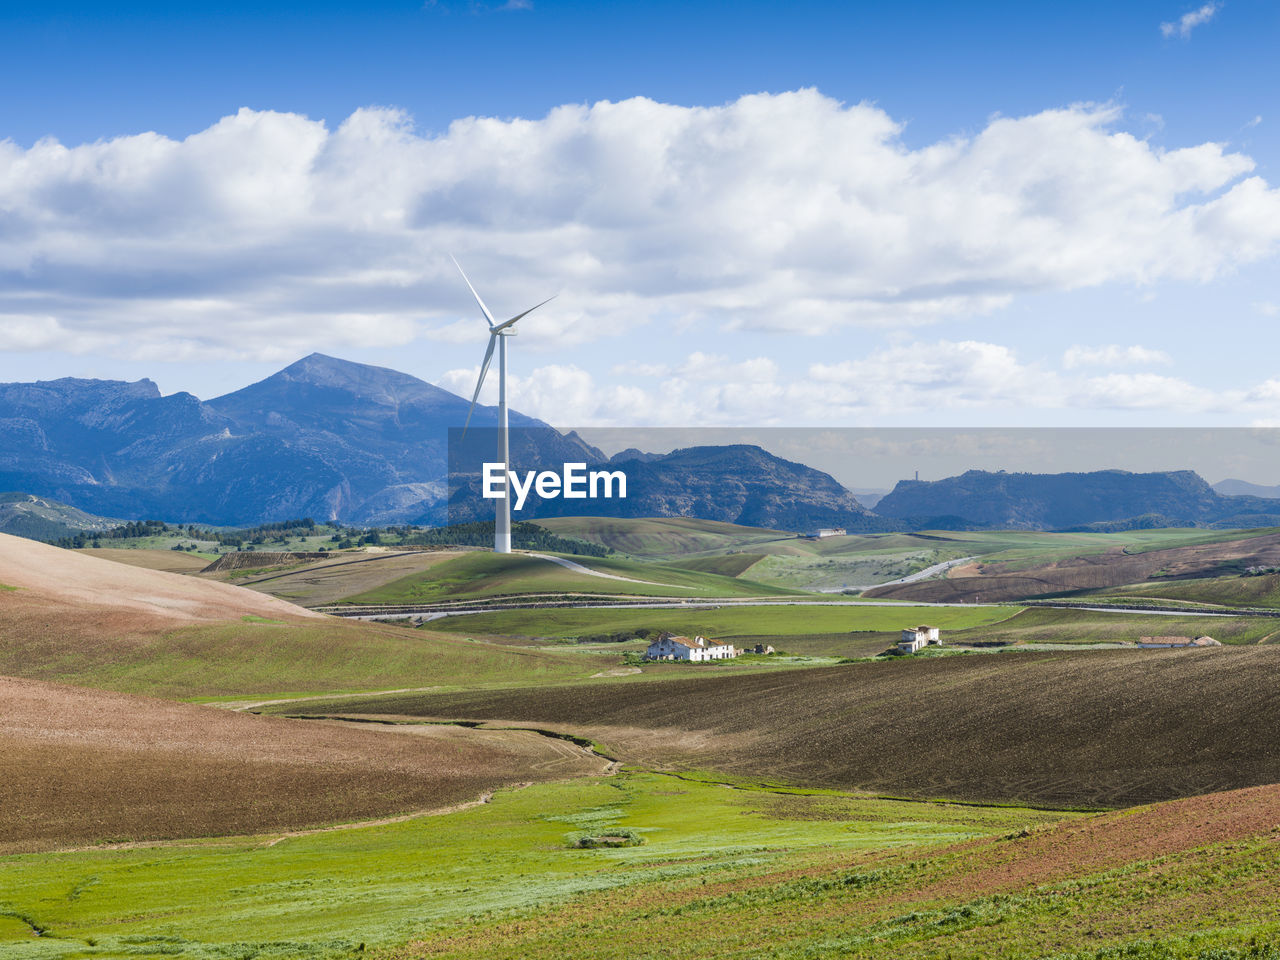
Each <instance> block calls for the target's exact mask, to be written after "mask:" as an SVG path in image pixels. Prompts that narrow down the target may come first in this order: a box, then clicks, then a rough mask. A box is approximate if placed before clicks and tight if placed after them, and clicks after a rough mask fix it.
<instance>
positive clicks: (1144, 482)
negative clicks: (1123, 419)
mask: <svg viewBox="0 0 1280 960" xmlns="http://www.w3.org/2000/svg"><path fill="white" fill-rule="evenodd" d="M876 513H878V514H879V515H880V516H882V517H884V518H886V519H896V520H898V521H900V522H902V523H904V524H906V525H907V526H908V527H912V528H915V529H924V528H927V527H934V528H937V529H976V530H982V529H1001V530H1063V531H1069V530H1086V531H1087V530H1094V531H1103V532H1117V531H1122V530H1132V529H1138V528H1150V527H1173V526H1179V527H1195V526H1203V527H1263V526H1278V525H1280V503H1278V502H1277V501H1276V500H1273V499H1266V498H1262V497H1254V496H1223V495H1222V494H1220V493H1218V492H1217V491H1216V490H1214V489H1213V487H1211V486H1209V484H1208V483H1206V482H1205V480H1204V479H1203V478H1202V477H1201V476H1200V475H1199V474H1197V473H1195V472H1193V471H1191V470H1168V471H1160V472H1154V473H1130V472H1129V471H1127V470H1096V471H1093V472H1090V473H1006V472H1005V471H1003V470H1001V471H996V472H990V471H985V470H970V471H968V472H966V473H963V474H960V475H959V476H956V477H947V478H945V479H943V480H932V481H927V480H900V481H899V482H898V484H897V486H895V487H894V488H893V490H892V491H890V492H889V493H888V494H887V495H885V496H884V497H883V498H881V499H880V500H879V502H877V503H876Z"/></svg>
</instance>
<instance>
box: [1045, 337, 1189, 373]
mask: <svg viewBox="0 0 1280 960" xmlns="http://www.w3.org/2000/svg"><path fill="white" fill-rule="evenodd" d="M1168 363H1173V358H1172V357H1171V356H1169V354H1167V353H1165V352H1164V351H1163V350H1152V349H1150V348H1149V347H1139V346H1132V347H1122V346H1118V345H1117V344H1114V343H1112V344H1108V345H1107V346H1105V347H1082V346H1074V347H1068V348H1067V350H1066V352H1065V353H1063V355H1062V365H1063V366H1064V367H1066V368H1067V369H1068V370H1072V369H1075V368H1076V367H1145V366H1151V365H1152V364H1168Z"/></svg>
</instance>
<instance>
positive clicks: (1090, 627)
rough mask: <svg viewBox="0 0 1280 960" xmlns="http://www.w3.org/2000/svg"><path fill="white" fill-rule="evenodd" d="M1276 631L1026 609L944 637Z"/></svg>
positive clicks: (1045, 639)
mask: <svg viewBox="0 0 1280 960" xmlns="http://www.w3.org/2000/svg"><path fill="white" fill-rule="evenodd" d="M1275 633H1280V620H1273V619H1269V618H1265V617H1197V616H1194V615H1185V616H1183V615H1172V616H1170V615H1162V614H1150V615H1143V614H1140V613H1106V612H1096V611H1091V610H1065V609H1054V608H1048V607H1029V608H1027V609H1025V610H1023V611H1022V612H1021V613H1019V614H1018V615H1017V616H1015V617H1011V618H1009V619H1007V620H1004V621H1002V622H1001V623H998V624H995V625H992V626H990V627H983V628H979V629H968V630H964V631H960V632H957V633H954V634H952V635H951V636H949V637H947V638H946V639H947V640H950V641H951V642H954V643H965V642H973V641H982V642H992V641H1007V642H1020V643H1064V644H1069V643H1081V644H1088V643H1105V642H1109V641H1123V642H1130V641H1135V640H1138V639H1139V638H1141V637H1147V636H1174V637H1199V636H1204V635H1208V636H1211V637H1213V638H1214V639H1215V640H1218V641H1219V642H1221V643H1229V644H1252V643H1257V642H1258V641H1259V640H1262V639H1264V638H1266V637H1269V636H1271V635H1272V634H1275Z"/></svg>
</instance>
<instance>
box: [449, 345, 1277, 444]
mask: <svg viewBox="0 0 1280 960" xmlns="http://www.w3.org/2000/svg"><path fill="white" fill-rule="evenodd" d="M1121 349H1123V348H1121ZM477 373H478V368H476V367H473V368H470V369H463V370H453V371H450V372H449V373H448V374H446V375H445V376H444V377H443V378H442V379H441V380H440V385H441V386H444V387H446V388H448V389H450V390H453V391H455V392H457V393H461V394H463V395H465V396H470V395H471V391H472V390H473V389H474V387H475V378H476V375H477ZM628 375H630V379H628ZM509 385H510V390H511V402H512V404H513V405H514V406H516V407H517V408H518V409H520V410H521V411H522V412H524V413H528V414H531V415H533V416H537V417H540V418H541V419H543V420H546V421H548V422H550V423H553V424H555V425H557V426H561V427H578V426H583V427H589V426H597V427H604V426H666V427H680V426H688V425H690V424H697V425H699V426H742V425H754V426H770V425H773V426H801V425H806V424H807V425H815V426H817V425H821V426H830V425H833V424H851V423H857V422H860V421H864V420H866V419H872V420H875V419H878V418H882V417H884V416H886V415H895V416H897V415H903V414H906V415H931V414H936V413H937V411H939V410H951V411H955V410H966V411H984V410H985V411H1004V410H1008V409H1009V408H1010V407H1011V406H1016V407H1017V408H1018V409H1037V410H1046V411H1053V410H1056V411H1074V412H1081V411H1130V412H1145V411H1160V412H1176V413H1180V414H1183V413H1185V414H1222V413H1227V414H1231V415H1233V416H1238V415H1244V416H1254V417H1265V416H1266V415H1268V414H1274V413H1276V411H1277V409H1278V408H1280V381H1278V380H1274V379H1272V380H1267V381H1265V382H1263V383H1260V384H1258V385H1256V386H1252V387H1239V388H1232V389H1230V390H1226V391H1220V390H1213V389H1210V388H1207V387H1204V386H1200V385H1197V384H1193V383H1191V382H1189V381H1187V380H1184V379H1181V378H1178V377H1171V376H1164V375H1159V374H1154V373H1148V372H1134V373H1128V372H1112V373H1106V374H1102V375H1092V374H1087V373H1079V374H1077V373H1063V372H1061V371H1058V370H1054V369H1052V368H1049V367H1046V366H1044V365H1042V364H1038V363H1035V362H1028V361H1024V360H1022V359H1021V358H1019V357H1018V355H1017V354H1016V352H1015V351H1013V350H1011V349H1010V348H1008V347H1005V346H1002V345H1000V344H994V343H984V342H980V341H973V340H965V341H950V340H938V341H916V342H911V343H902V344H897V345H894V346H890V347H886V348H883V349H880V350H875V351H872V352H870V353H868V354H867V355H865V356H863V357H858V358H856V359H850V360H842V361H840V362H838V363H813V364H810V365H809V366H808V367H807V369H806V370H804V372H803V374H800V375H796V374H788V373H784V372H783V371H782V370H781V369H780V368H779V367H778V365H777V364H776V363H775V362H774V361H773V360H771V359H769V358H767V357H758V358H754V359H747V360H738V361H735V360H731V359H729V358H727V357H723V356H716V355H710V354H704V353H694V354H691V355H689V356H687V357H686V358H685V359H684V360H683V361H679V362H676V363H673V364H671V365H669V366H666V367H662V368H653V367H649V368H646V369H644V370H643V372H641V371H639V370H637V369H631V368H619V369H617V370H615V371H614V373H613V374H612V375H611V376H610V377H609V379H608V381H607V382H599V381H597V380H596V379H595V377H593V376H592V375H591V374H590V373H589V372H588V371H586V370H583V369H581V368H579V367H577V366H574V365H567V366H561V365H552V366H546V367H542V368H539V369H535V370H533V371H531V372H530V374H529V375H528V376H526V377H510V378H509ZM496 390H497V387H496V386H495V385H493V384H491V383H490V384H486V388H485V391H484V392H483V393H482V394H481V401H482V402H486V403H494V402H496V399H497V396H496ZM1258 422H1262V421H1258Z"/></svg>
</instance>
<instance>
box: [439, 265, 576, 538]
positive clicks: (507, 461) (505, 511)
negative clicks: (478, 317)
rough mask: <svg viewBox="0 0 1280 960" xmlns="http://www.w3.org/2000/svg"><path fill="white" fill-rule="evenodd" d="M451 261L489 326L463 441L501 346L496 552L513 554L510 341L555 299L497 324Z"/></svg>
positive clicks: (465, 274) (499, 356)
mask: <svg viewBox="0 0 1280 960" xmlns="http://www.w3.org/2000/svg"><path fill="white" fill-rule="evenodd" d="M449 259H450V260H453V265H454V266H455V267H457V268H458V272H459V273H460V274H462V279H463V281H464V282H465V283H466V285H467V289H469V290H470V291H471V295H472V296H473V297H475V298H476V303H478V304H479V305H480V312H481V313H483V314H484V318H485V320H486V321H487V322H488V324H489V349H488V350H486V351H485V352H484V362H483V363H481V364H480V379H479V380H477V381H476V392H475V394H473V395H472V397H471V407H470V408H469V409H468V410H467V422H466V423H465V424H463V426H462V435H463V436H464V437H465V436H466V435H467V427H469V426H470V425H471V414H472V413H474V412H475V409H476V400H477V399H478V398H479V396H480V388H481V387H483V386H484V375H485V374H486V373H488V372H489V362H490V361H491V360H492V359H493V347H494V344H495V343H496V344H497V345H498V459H500V460H501V461H502V496H501V497H499V498H498V499H497V500H496V501H494V518H493V519H494V523H493V552H494V553H510V552H511V501H510V499H509V498H508V496H507V490H508V486H507V485H508V483H509V478H508V476H507V471H508V470H510V469H511V451H510V445H509V443H508V438H507V337H514V336H515V335H516V331H515V322H516V321H517V320H519V319H520V318H521V317H525V316H528V315H529V314H531V313H533V311H535V310H537V309H538V307H540V306H542V305H543V304H546V303H550V302H551V301H552V300H554V299H555V297H548V298H547V299H546V300H543V301H542V303H538V304H534V305H533V306H532V307H530V308H529V309H528V310H526V311H524V313H517V314H516V315H515V316H514V317H512V318H511V319H510V320H504V321H503V322H502V323H498V322H497V321H496V320H494V319H493V314H492V313H490V312H489V308H488V307H486V306H485V305H484V301H483V300H481V299H480V294H478V293H476V288H475V287H473V286H472V285H471V281H470V280H468V279H467V273H466V271H465V270H463V269H462V264H460V263H458V261H457V260H456V259H454V258H453V257H452V256H450V258H449Z"/></svg>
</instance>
